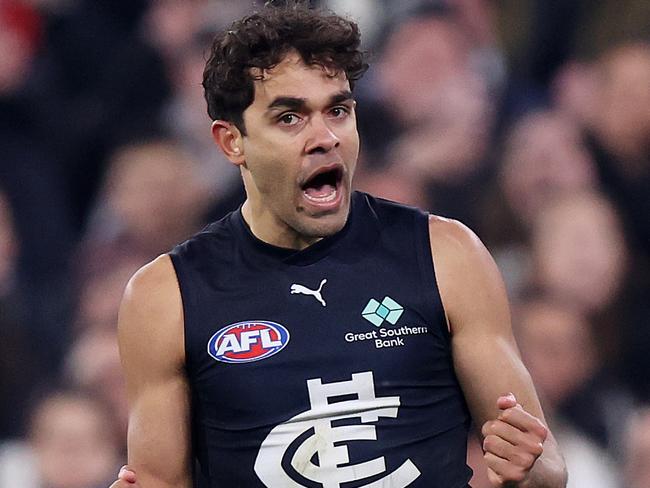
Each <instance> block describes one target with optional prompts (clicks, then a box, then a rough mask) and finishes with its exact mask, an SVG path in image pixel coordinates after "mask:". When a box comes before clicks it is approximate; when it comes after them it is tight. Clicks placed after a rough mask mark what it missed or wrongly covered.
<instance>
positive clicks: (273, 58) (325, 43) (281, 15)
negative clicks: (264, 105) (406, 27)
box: [203, 1, 368, 135]
mask: <svg viewBox="0 0 650 488" xmlns="http://www.w3.org/2000/svg"><path fill="white" fill-rule="evenodd" d="M360 43H361V39H360V32H359V27H358V26H357V24H355V23H354V22H352V21H350V20H346V19H344V18H342V17H340V16H338V15H335V14H333V13H326V12H323V11H320V10H314V9H310V8H309V7H308V6H307V5H306V4H305V2H301V1H292V2H286V3H284V4H283V5H282V6H273V5H270V4H267V5H265V6H264V7H263V9H262V10H260V11H259V12H256V13H254V14H252V15H249V16H247V17H244V18H243V19H241V20H238V21H236V22H234V23H233V24H232V25H231V27H230V28H229V29H228V30H226V31H225V32H223V33H221V34H219V35H217V37H216V38H215V39H214V41H213V43H212V48H211V52H210V57H209V59H208V61H207V63H206V66H205V70H204V72H203V88H204V90H205V99H206V101H207V102H208V114H209V115H210V117H211V118H212V120H228V121H230V122H232V123H234V124H235V125H236V126H237V127H238V128H239V130H240V131H241V132H242V134H244V135H245V134H246V128H245V126H244V119H243V113H244V110H246V108H247V107H248V106H249V105H250V104H251V103H253V99H254V97H255V89H254V85H253V82H254V81H255V80H256V79H261V75H260V76H256V75H255V74H253V73H252V72H251V69H252V68H257V69H258V70H259V72H264V71H265V70H268V69H270V68H273V67H274V66H276V65H277V64H278V63H280V62H281V61H282V58H283V57H284V56H285V55H286V54H287V53H288V52H289V51H291V50H295V51H297V52H298V53H299V54H300V56H301V58H302V60H303V61H304V62H305V64H308V65H321V66H324V67H326V68H327V69H328V70H332V71H333V72H334V73H340V72H344V73H345V75H346V77H347V79H348V81H349V83H350V87H351V89H353V88H354V83H355V81H357V80H359V79H360V78H361V77H362V76H363V74H364V73H365V71H366V70H367V69H368V64H367V63H366V61H365V55H364V53H363V52H362V51H361V50H360Z"/></svg>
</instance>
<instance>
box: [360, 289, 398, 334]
mask: <svg viewBox="0 0 650 488" xmlns="http://www.w3.org/2000/svg"><path fill="white" fill-rule="evenodd" d="M403 313H404V307H402V306H401V305H400V304H399V303H397V302H396V301H395V300H393V299H392V298H391V297H388V296H386V297H384V299H383V300H382V301H381V303H379V302H378V301H377V300H375V299H374V298H371V299H370V301H369V302H368V304H367V305H366V308H364V309H363V312H361V315H362V316H363V318H364V319H366V320H367V321H368V322H370V323H371V324H373V325H375V326H377V327H379V326H381V324H383V323H384V320H385V321H386V322H388V323H390V324H392V325H395V324H396V323H397V321H398V320H399V318H400V317H401V316H402V314H403Z"/></svg>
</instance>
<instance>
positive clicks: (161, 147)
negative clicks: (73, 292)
mask: <svg viewBox="0 0 650 488" xmlns="http://www.w3.org/2000/svg"><path fill="white" fill-rule="evenodd" d="M208 203H209V199H208V195H207V193H206V190H205V188H204V187H203V185H202V184H201V182H200V180H199V178H198V174H197V168H196V163H195V162H194V160H193V159H191V158H190V157H189V156H188V155H187V154H186V153H185V152H184V151H182V150H181V149H180V148H179V147H178V145H177V144H176V143H175V142H173V141H169V140H156V141H151V142H141V143H138V144H133V145H129V146H126V147H122V148H120V149H119V150H118V151H117V152H116V153H115V154H114V156H113V158H112V161H111V165H110V168H109V171H108V174H107V177H106V180H105V183H104V188H103V191H102V199H101V200H100V201H99V202H98V206H97V215H96V218H95V220H94V222H92V223H91V225H90V227H89V229H88V235H87V238H86V245H85V246H86V247H85V259H84V262H85V264H84V266H85V269H86V270H88V269H92V268H93V263H101V264H102V265H103V266H105V265H108V266H109V267H110V266H113V265H115V264H116V263H118V262H119V261H121V258H122V257H124V256H136V257H137V256H139V257H141V258H143V259H152V258H153V257H155V256H156V255H158V254H160V253H162V252H165V251H167V250H169V249H171V247H172V246H173V245H174V244H175V243H177V242H180V241H183V240H185V239H187V238H188V237H189V236H190V235H192V234H193V233H194V232H198V231H199V230H200V228H201V227H202V226H203V224H204V222H203V218H204V214H205V211H206V208H207V205H208Z"/></svg>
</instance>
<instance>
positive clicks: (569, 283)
mask: <svg viewBox="0 0 650 488" xmlns="http://www.w3.org/2000/svg"><path fill="white" fill-rule="evenodd" d="M532 245H533V258H534V265H535V279H536V280H537V283H536V284H537V285H538V286H539V288H540V289H541V290H543V291H544V292H545V293H547V294H549V295H550V296H553V297H557V298H562V299H563V300H566V301H568V302H570V303H572V304H573V306H575V307H576V308H577V309H578V310H580V311H581V312H583V313H587V314H593V313H596V312H600V311H602V310H604V309H606V308H607V307H609V306H610V305H612V304H613V303H614V301H615V300H616V298H617V297H618V293H619V291H620V290H621V287H622V285H623V280H624V277H625V275H624V272H625V269H626V266H627V259H628V251H627V248H626V243H625V239H624V236H623V230H622V227H621V223H620V219H619V217H618V214H617V213H616V211H615V209H614V208H613V207H612V205H611V203H610V202H609V201H608V200H607V199H606V198H604V197H603V196H601V195H598V194H597V193H593V192H586V193H585V192H581V193H580V192H578V193H573V194H567V195H564V196H562V197H560V198H558V199H556V200H554V201H552V202H550V203H549V204H548V205H547V206H546V207H545V208H544V209H542V211H541V212H540V213H539V214H538V215H537V218H536V219H535V222H534V224H533V235H532Z"/></svg>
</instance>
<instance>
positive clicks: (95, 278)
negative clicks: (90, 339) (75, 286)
mask: <svg viewBox="0 0 650 488" xmlns="http://www.w3.org/2000/svg"><path fill="white" fill-rule="evenodd" d="M146 262H147V258H146V257H143V256H138V255H137V254H130V255H125V256H116V257H115V258H114V259H112V260H110V261H109V262H102V261H99V260H94V261H91V262H89V263H88V266H89V269H86V270H85V271H86V273H85V274H84V275H82V276H81V277H80V284H79V302H78V304H77V314H76V317H75V323H74V326H75V332H78V333H83V332H84V331H85V330H87V329H92V330H102V329H103V330H106V331H114V330H115V327H116V326H117V313H118V311H119V307H120V302H121V300H122V293H123V292H124V288H125V287H126V284H127V282H128V281H129V278H130V277H131V276H133V274H134V273H135V272H136V271H137V270H138V268H139V267H141V266H143V265H144V264H145V263H146Z"/></svg>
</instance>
